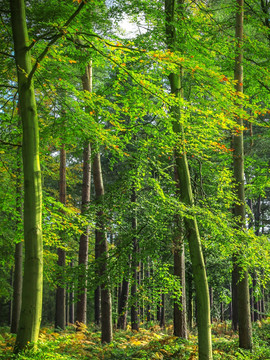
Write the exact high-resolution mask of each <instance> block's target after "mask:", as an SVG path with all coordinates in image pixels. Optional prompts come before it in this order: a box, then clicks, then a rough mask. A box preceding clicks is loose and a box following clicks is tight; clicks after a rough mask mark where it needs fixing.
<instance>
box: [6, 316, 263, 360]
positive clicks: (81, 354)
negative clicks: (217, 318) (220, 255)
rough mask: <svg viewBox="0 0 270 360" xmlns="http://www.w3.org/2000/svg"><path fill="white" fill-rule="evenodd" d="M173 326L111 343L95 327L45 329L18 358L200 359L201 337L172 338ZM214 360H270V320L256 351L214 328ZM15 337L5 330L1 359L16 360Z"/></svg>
mask: <svg viewBox="0 0 270 360" xmlns="http://www.w3.org/2000/svg"><path fill="white" fill-rule="evenodd" d="M171 332H172V327H171V326H169V327H168V328H166V330H164V331H161V330H160V328H159V327H158V326H152V327H150V328H149V329H141V331H140V332H138V333H134V332H132V331H130V330H127V331H116V332H115V334H114V341H113V342H112V343H111V344H106V345H101V344H100V332H99V331H95V329H94V328H85V327H82V328H81V329H80V331H76V329H75V328H74V327H72V326H71V327H69V328H68V329H67V330H66V331H64V332H58V331H55V330H54V329H53V328H43V329H42V330H41V333H40V340H39V344H38V350H37V351H35V352H34V351H33V350H28V351H27V352H24V353H21V354H20V355H18V356H17V357H16V359H19V360H25V359H27V360H28V359H35V360H47V359H54V360H58V359H61V360H62V359H63V360H64V359H65V360H75V359H81V360H84V359H97V360H99V359H100V360H101V359H102V360H103V359H104V360H106V359H108V360H109V359H115V360H117V359H119V360H125V359H127V360H128V359H133V360H136V359H144V360H149V359H161V360H165V359H166V360H167V359H168V360H169V359H178V360H182V359H183V360H195V359H198V348H197V337H196V335H194V334H192V333H191V334H190V335H189V339H188V340H182V339H179V338H176V337H174V336H172V335H171ZM212 333H213V359H215V360H217V359H222V360H226V359H242V360H243V359H245V360H270V318H268V319H267V320H264V321H262V322H258V323H257V324H255V325H254V346H253V352H252V353H250V352H249V351H244V350H241V349H239V348H238V347H237V343H238V339H237V335H235V334H234V333H233V332H232V331H231V330H230V326H229V325H228V324H225V323H222V324H220V323H216V324H214V325H213V331H212ZM14 342H15V336H14V335H12V334H10V333H8V332H5V329H1V333H0V359H1V360H9V359H15V356H14V355H13V354H12V350H13V346H14Z"/></svg>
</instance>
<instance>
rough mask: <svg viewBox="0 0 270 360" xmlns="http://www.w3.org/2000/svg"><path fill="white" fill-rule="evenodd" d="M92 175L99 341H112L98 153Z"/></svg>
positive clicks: (102, 188) (110, 301) (101, 185)
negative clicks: (95, 212)
mask: <svg viewBox="0 0 270 360" xmlns="http://www.w3.org/2000/svg"><path fill="white" fill-rule="evenodd" d="M93 177H94V185H95V192H96V200H97V205H98V206H99V210H98V212H97V221H96V226H97V229H96V243H97V247H98V254H99V258H98V260H100V262H99V264H98V266H99V275H100V279H101V341H102V342H106V343H109V342H111V341H112V336H113V334H112V300H111V292H110V289H109V277H108V270H107V261H108V242H107V236H106V231H105V225H104V212H103V209H102V204H103V197H104V185H103V178H102V169H101V161H100V154H99V153H97V154H96V155H95V157H94V162H93Z"/></svg>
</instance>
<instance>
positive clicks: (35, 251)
mask: <svg viewBox="0 0 270 360" xmlns="http://www.w3.org/2000/svg"><path fill="white" fill-rule="evenodd" d="M10 9H11V25H12V34H13V42H14V51H15V60H16V66H17V76H18V89H19V103H20V113H21V119H22V127H23V145H22V154H23V173H24V244H25V263H24V278H23V289H22V307H21V315H20V321H19V329H18V333H17V339H16V344H15V352H17V351H19V350H21V349H23V348H24V347H26V345H27V344H28V343H35V342H36V341H37V339H38V334H39V328H40V321H41V311H42V287H43V250H42V189H41V172H40V162H39V129H38V118H37V108H36V100H35V92H34V83H33V80H32V78H31V79H28V75H29V74H30V72H31V70H32V64H31V53H30V50H29V48H28V46H29V44H30V42H29V38H28V31H27V23H26V16H25V3H24V1H23V0H10Z"/></svg>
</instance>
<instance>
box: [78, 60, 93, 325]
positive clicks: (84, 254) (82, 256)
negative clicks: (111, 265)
mask: <svg viewBox="0 0 270 360" xmlns="http://www.w3.org/2000/svg"><path fill="white" fill-rule="evenodd" d="M82 83H83V90H84V91H88V92H92V62H90V64H89V65H88V66H87V67H86V69H85V74H84V76H83V78H82ZM90 190H91V145H90V143H89V142H86V144H85V147H84V151H83V184H82V210H81V213H82V215H83V214H84V213H85V211H87V206H88V204H89V202H90ZM88 235H89V227H88V226H87V227H86V229H85V232H84V233H83V234H82V235H81V237H80V247H79V266H81V267H82V269H81V270H82V274H81V275H80V276H79V289H80V290H79V295H78V298H79V301H78V304H77V321H79V322H81V323H84V324H86V322H87V279H86V270H87V265H88Z"/></svg>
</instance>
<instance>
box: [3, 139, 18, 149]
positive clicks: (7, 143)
mask: <svg viewBox="0 0 270 360" xmlns="http://www.w3.org/2000/svg"><path fill="white" fill-rule="evenodd" d="M0 143H1V144H3V145H9V146H14V147H21V146H22V144H12V143H10V142H7V141H3V140H1V139H0Z"/></svg>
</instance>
